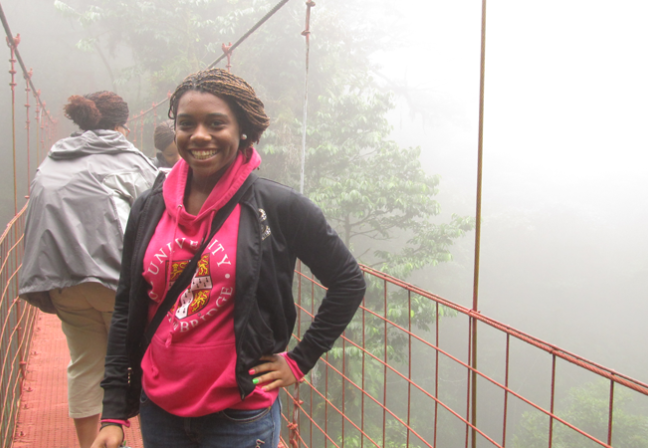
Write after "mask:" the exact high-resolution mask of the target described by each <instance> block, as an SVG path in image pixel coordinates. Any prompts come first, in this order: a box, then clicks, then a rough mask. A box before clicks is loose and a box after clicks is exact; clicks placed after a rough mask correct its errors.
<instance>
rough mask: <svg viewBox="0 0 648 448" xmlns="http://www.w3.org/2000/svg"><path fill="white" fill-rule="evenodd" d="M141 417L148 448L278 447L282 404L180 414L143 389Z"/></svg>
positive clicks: (143, 434)
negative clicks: (172, 412) (198, 414)
mask: <svg viewBox="0 0 648 448" xmlns="http://www.w3.org/2000/svg"><path fill="white" fill-rule="evenodd" d="M140 418H141V420H140V425H141V427H142V438H143V439H144V446H145V447H146V448H166V447H168V448H277V445H278V444H279V432H280V430H281V403H280V400H279V399H277V400H276V401H275V402H274V404H273V405H272V406H271V407H269V408H264V409H257V410H252V411H244V410H237V409H225V410H224V411H221V412H216V413H215V414H209V415H205V416H203V417H177V416H175V415H173V414H169V413H168V412H167V411H165V410H164V409H162V408H160V407H159V406H158V405H156V404H155V403H153V402H152V401H151V400H149V399H148V397H147V396H146V395H145V394H144V392H142V397H141V404H140Z"/></svg>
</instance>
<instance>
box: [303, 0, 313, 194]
mask: <svg viewBox="0 0 648 448" xmlns="http://www.w3.org/2000/svg"><path fill="white" fill-rule="evenodd" d="M313 6H315V2H314V1H312V0H308V1H307V2H306V27H305V29H304V31H302V36H304V37H305V38H306V76H305V77H304V115H303V117H302V153H301V174H300V176H299V192H300V193H301V194H304V177H305V176H306V124H307V121H308V65H309V64H308V62H309V55H310V15H311V8H312V7H313Z"/></svg>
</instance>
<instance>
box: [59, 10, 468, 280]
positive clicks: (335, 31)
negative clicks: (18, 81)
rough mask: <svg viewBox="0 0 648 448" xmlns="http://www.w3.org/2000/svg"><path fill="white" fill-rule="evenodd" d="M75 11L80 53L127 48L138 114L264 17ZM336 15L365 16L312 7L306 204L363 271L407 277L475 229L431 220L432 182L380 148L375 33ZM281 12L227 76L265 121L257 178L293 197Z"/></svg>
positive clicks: (292, 139) (295, 86) (296, 54)
mask: <svg viewBox="0 0 648 448" xmlns="http://www.w3.org/2000/svg"><path fill="white" fill-rule="evenodd" d="M73 1H74V0H67V3H64V2H63V1H61V0H57V1H56V2H55V7H56V8H57V9H58V10H59V11H60V12H61V13H63V14H65V15H67V16H69V17H72V18H74V19H75V20H77V21H78V22H79V23H81V24H82V25H83V26H84V27H86V29H87V30H88V33H89V36H88V37H86V38H84V39H82V40H81V41H79V43H78V47H79V48H80V49H82V50H83V51H92V50H93V49H95V50H96V51H98V52H101V48H104V49H108V50H109V51H110V52H115V51H116V49H117V48H118V47H119V46H120V45H122V46H124V45H125V46H126V47H127V48H129V49H130V50H131V51H132V54H133V60H134V65H133V66H131V67H126V68H124V69H122V70H121V71H120V72H119V74H118V76H117V79H116V83H117V84H119V83H123V82H126V81H127V80H128V79H131V78H133V77H137V76H145V77H146V78H148V83H147V84H148V85H149V86H150V92H149V96H150V100H144V101H143V105H146V104H150V101H152V100H157V99H159V96H160V95H162V94H163V93H166V92H167V91H168V90H172V89H173V88H174V86H175V85H176V83H177V82H178V81H179V80H180V79H181V78H182V77H183V76H184V75H186V74H187V73H189V72H192V71H195V70H198V69H200V68H203V67H205V66H206V65H208V64H209V63H210V62H212V61H213V60H214V59H215V58H216V57H217V56H219V55H220V54H222V52H221V48H220V43H222V42H225V41H230V40H232V39H233V37H232V36H234V37H238V36H240V35H242V34H243V33H244V32H245V31H247V29H249V27H250V26H251V25H252V24H254V23H255V22H256V21H257V20H258V19H259V18H260V16H261V14H260V13H259V11H268V10H270V8H271V7H272V6H274V2H271V1H269V0H249V1H243V0H161V1H156V2H153V1H141V0H139V1H128V2H126V1H116V2H115V1H111V0H76V2H75V3H74V4H72V2H73ZM342 6H344V11H345V12H352V10H353V9H354V8H360V7H362V8H366V5H365V6H363V5H361V4H360V3H359V2H357V4H356V2H350V3H349V2H344V4H343V5H342V4H340V3H338V4H337V5H336V4H333V5H332V7H330V8H327V7H326V6H323V5H319V6H318V7H317V9H316V13H317V14H314V15H313V22H314V24H313V28H314V29H315V30H316V31H317V32H316V33H314V34H313V37H312V39H311V42H312V49H311V55H312V57H311V69H310V75H309V76H310V84H309V86H310V88H309V91H310V92H309V94H310V97H311V102H310V108H309V114H310V117H309V126H308V129H307V148H308V150H307V160H306V173H305V179H306V184H305V193H306V194H307V195H308V196H309V197H310V198H311V199H312V200H313V201H314V202H315V203H317V204H318V205H319V206H321V207H322V209H323V210H324V211H325V214H326V216H327V218H328V219H329V220H330V221H331V223H332V225H333V226H334V227H335V228H336V230H337V231H338V232H339V233H340V234H341V236H342V237H343V239H344V240H345V242H346V243H347V245H348V246H350V247H352V248H353V249H354V252H355V253H356V255H357V256H358V257H359V258H360V260H361V261H363V262H365V263H368V264H371V265H373V266H376V267H378V268H380V269H382V270H385V271H387V272H389V273H390V274H392V275H395V276H397V277H400V278H406V277H407V276H409V275H410V274H411V273H412V272H413V271H414V270H417V269H422V268H424V267H426V266H434V265H436V264H437V263H439V262H444V261H449V260H451V258H452V257H451V254H450V247H451V246H452V243H453V241H454V240H456V239H457V238H460V237H461V236H463V235H464V234H465V232H467V231H470V230H472V228H473V227H474V219H473V218H470V217H460V216H456V215H452V216H451V217H450V219H449V221H448V222H439V220H438V219H437V218H436V217H437V215H438V214H439V213H440V206H439V204H438V202H437V201H436V200H435V199H434V197H435V195H436V194H437V193H438V186H439V181H440V178H439V176H436V175H430V174H427V173H426V172H425V171H424V170H423V168H422V166H421V163H420V159H419V155H420V148H401V147H399V146H398V145H397V144H396V142H394V141H393V140H392V139H390V133H391V127H390V125H389V123H388V121H387V118H386V115H387V113H388V112H389V111H390V110H391V109H392V108H393V102H392V97H391V94H389V93H386V92H383V91H381V90H380V89H379V88H378V86H377V84H376V82H375V81H374V79H373V78H372V77H371V76H370V75H369V70H370V67H371V65H370V63H369V61H368V59H369V55H370V54H371V52H372V50H373V49H374V48H372V45H375V43H372V42H375V41H376V37H377V36H380V35H381V34H383V30H382V29H381V27H380V25H381V24H380V23H378V22H376V23H373V24H369V25H366V24H365V25H360V24H358V23H357V22H354V21H351V20H350V19H349V17H351V18H352V17H353V14H351V13H350V14H349V16H345V15H341V14H340V8H341V7H342ZM383 7H384V5H383ZM284 8H285V9H284V10H281V11H280V13H278V15H277V16H275V17H273V18H272V19H271V20H270V21H268V22H267V23H266V24H265V25H264V26H263V27H261V28H260V29H259V30H258V31H257V32H256V33H255V35H254V36H253V37H251V38H250V39H251V42H249V43H247V44H246V46H245V47H242V48H244V49H239V50H237V52H236V53H235V55H234V70H235V71H236V72H237V73H240V74H241V75H242V76H243V77H244V78H246V79H247V80H248V81H250V82H251V83H252V84H253V85H254V86H255V87H256V88H257V91H258V93H259V96H260V97H261V98H263V99H264V101H265V103H266V108H267V110H268V113H269V115H270V116H271V119H272V125H271V127H270V128H269V130H268V131H267V132H266V134H265V135H264V137H263V141H262V143H261V145H260V147H259V150H260V151H261V152H262V155H263V158H264V163H263V166H262V174H263V175H265V176H267V177H270V178H273V179H276V180H278V181H280V182H283V183H286V184H288V185H291V186H294V187H298V185H299V178H300V171H301V167H300V166H301V120H302V113H303V90H302V85H303V70H304V68H303V64H304V59H303V58H304V53H303V45H304V43H303V38H302V37H301V36H300V35H299V33H298V31H299V30H300V29H301V28H302V27H303V19H302V17H303V5H302V4H297V3H294V4H291V3H289V4H288V5H287V6H286V7H284ZM318 18H319V20H317V19H318ZM133 110H137V109H136V108H133ZM356 248H357V249H356Z"/></svg>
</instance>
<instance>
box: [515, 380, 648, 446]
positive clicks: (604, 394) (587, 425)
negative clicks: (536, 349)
mask: <svg viewBox="0 0 648 448" xmlns="http://www.w3.org/2000/svg"><path fill="white" fill-rule="evenodd" d="M609 400H610V384H609V382H608V381H604V380H601V381H598V382H593V383H586V384H584V385H582V386H579V387H575V388H572V389H571V390H570V392H569V394H568V396H567V397H566V399H565V400H564V401H563V402H561V403H559V404H558V407H557V409H558V411H557V414H556V415H558V416H559V417H560V418H562V419H563V420H565V421H566V422H568V423H570V424H572V425H574V426H575V427H577V428H579V429H580V430H582V431H584V432H586V433H588V434H590V435H592V436H594V437H596V438H597V439H599V440H601V441H603V442H606V441H607V428H608V418H609V406H610V402H609ZM631 402H632V396H631V392H630V391H628V390H626V389H622V388H621V387H620V386H617V387H616V391H615V396H614V411H613V425H614V426H613V430H612V435H613V439H612V446H615V447H623V448H648V416H646V415H640V414H636V413H634V412H632V411H631V407H630V405H631ZM548 436H549V417H547V416H546V415H545V414H542V413H540V412H537V411H534V412H525V413H524V414H523V415H522V421H521V423H520V429H519V431H518V433H517V434H516V435H515V436H514V438H513V447H514V448H544V447H546V446H547V443H548ZM552 446H554V447H556V448H589V447H598V446H600V445H599V444H597V443H595V442H593V441H592V440H590V439H588V438H586V437H584V436H582V435H580V434H578V433H577V432H576V431H574V430H572V429H571V428H568V427H567V426H565V425H563V424H561V423H558V422H554V436H553V445H552Z"/></svg>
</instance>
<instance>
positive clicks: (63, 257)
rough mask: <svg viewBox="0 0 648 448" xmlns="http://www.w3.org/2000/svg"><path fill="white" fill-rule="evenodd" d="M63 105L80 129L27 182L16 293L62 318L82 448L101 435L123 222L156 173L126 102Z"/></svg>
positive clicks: (79, 99) (108, 96) (89, 99)
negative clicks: (134, 139) (133, 139)
mask: <svg viewBox="0 0 648 448" xmlns="http://www.w3.org/2000/svg"><path fill="white" fill-rule="evenodd" d="M68 101H69V102H68V104H66V105H65V107H64V110H65V116H66V117H67V118H69V119H71V120H72V121H73V122H74V123H76V124H77V125H78V126H79V127H80V128H81V132H77V133H74V134H72V136H70V137H67V138H63V139H61V140H59V141H58V142H56V143H55V144H54V146H53V147H52V149H51V151H50V152H49V154H48V157H47V158H46V159H45V161H44V162H43V163H42V164H41V165H40V166H39V168H38V171H37V172H36V176H35V177H34V180H33V181H32V183H31V197H30V199H29V206H28V209H27V219H26V224H25V240H24V241H25V254H24V259H23V265H22V268H21V271H20V274H19V294H20V296H21V298H23V299H25V300H27V301H28V302H30V303H31V304H33V305H35V306H38V307H39V308H40V309H41V310H42V311H44V312H49V313H56V314H57V315H58V317H59V318H60V319H61V322H62V325H61V326H62V329H63V332H64V333H65V336H66V338H67V343H68V348H69V350H70V358H71V360H70V364H69V366H68V406H69V413H70V417H72V418H73V419H74V424H75V428H76V432H77V437H78V438H79V443H80V446H81V448H88V447H90V445H91V444H92V441H93V440H94V438H95V437H96V435H97V432H98V428H99V414H100V412H101V401H102V398H103V391H102V389H101V387H100V386H99V383H100V381H101V379H102V378H103V375H104V358H105V356H106V345H107V336H108V330H109V327H110V320H111V318H112V311H113V308H114V303H115V290H116V289H117V284H118V281H119V272H120V265H121V253H122V246H123V235H124V230H125V228H126V221H127V219H128V214H129V212H130V208H131V205H132V204H133V202H134V200H135V198H137V196H139V195H140V194H141V193H142V192H144V191H145V190H147V189H149V188H150V187H151V185H152V184H153V181H154V180H155V177H156V175H157V169H156V168H155V166H154V165H153V163H152V162H151V161H150V160H149V159H148V158H147V157H146V156H144V154H142V153H141V152H140V151H139V150H138V149H137V148H135V147H134V146H133V145H132V144H131V143H130V142H129V141H128V140H127V139H126V134H127V132H128V129H127V128H126V121H127V120H128V105H127V104H126V102H125V101H124V100H123V99H122V98H121V97H120V96H119V95H117V94H115V93H113V92H106V91H102V92H96V93H92V94H89V95H85V96H79V95H74V96H71V97H70V98H69V100H68Z"/></svg>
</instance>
